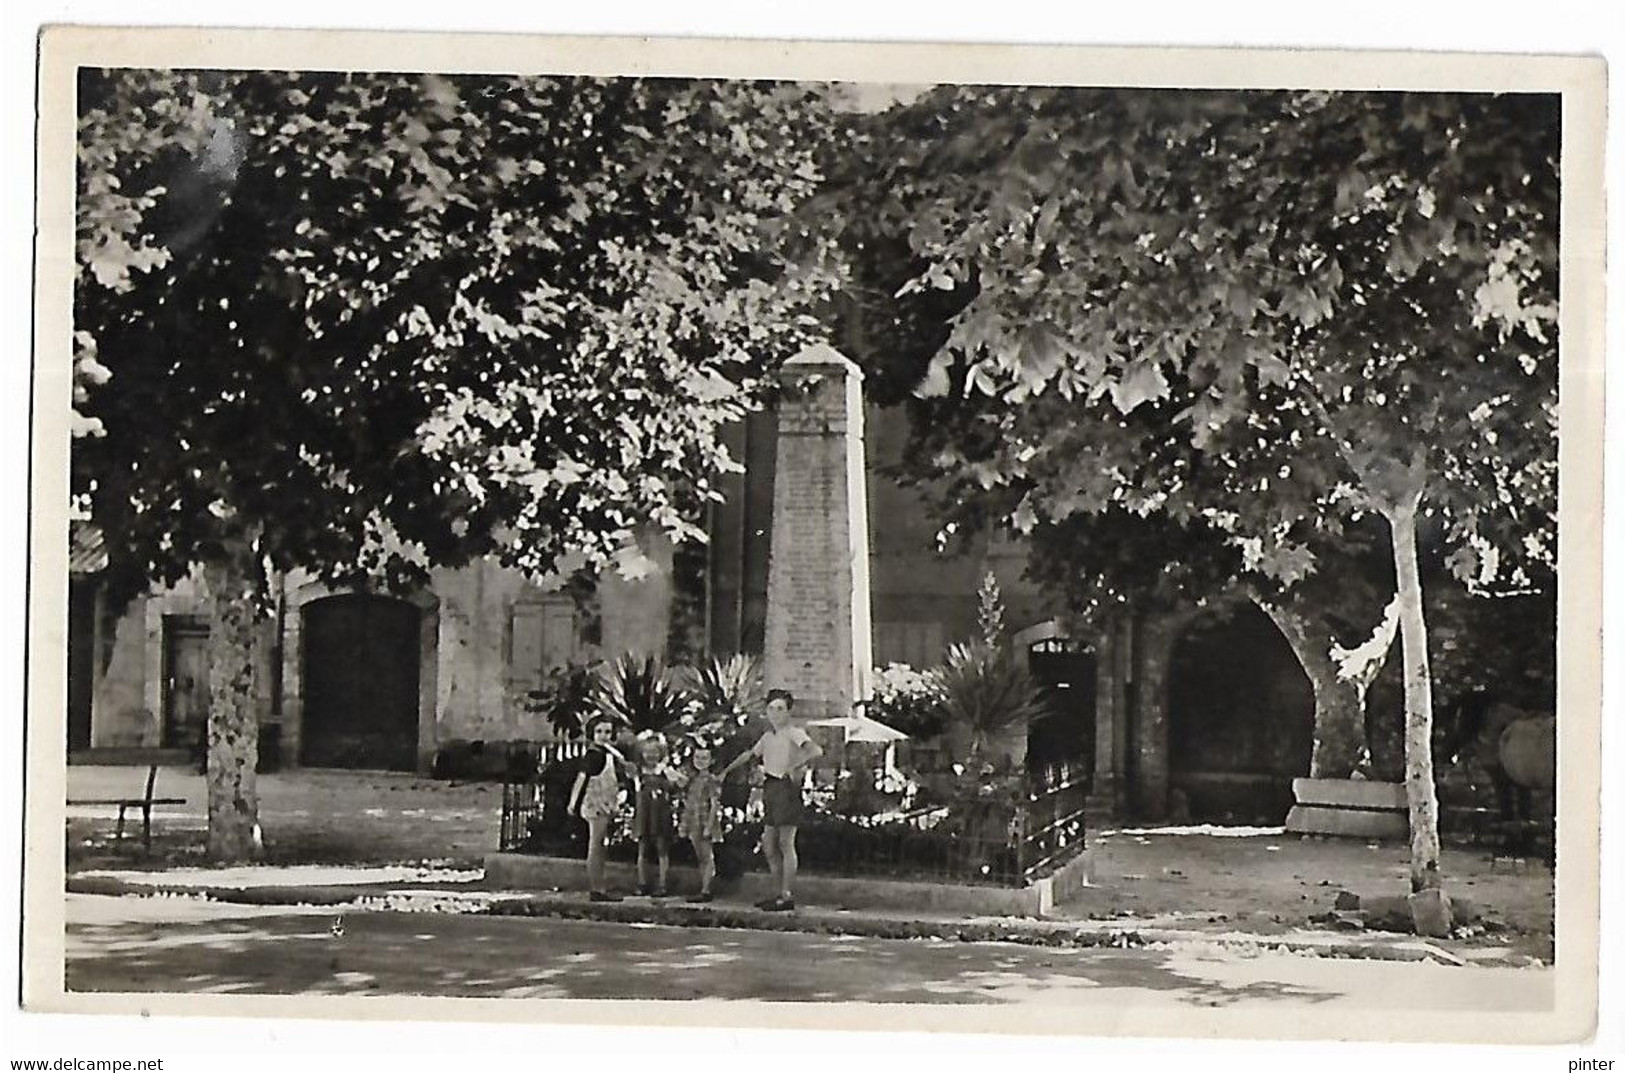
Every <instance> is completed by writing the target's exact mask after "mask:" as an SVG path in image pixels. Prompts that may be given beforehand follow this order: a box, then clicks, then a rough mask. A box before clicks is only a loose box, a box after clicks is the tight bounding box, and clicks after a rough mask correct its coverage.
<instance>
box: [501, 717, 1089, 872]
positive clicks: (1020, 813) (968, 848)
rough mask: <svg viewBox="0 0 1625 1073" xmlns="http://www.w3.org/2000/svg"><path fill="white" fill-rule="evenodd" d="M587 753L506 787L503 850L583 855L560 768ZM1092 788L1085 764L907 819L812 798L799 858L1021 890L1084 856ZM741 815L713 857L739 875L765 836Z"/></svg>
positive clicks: (554, 755)
mask: <svg viewBox="0 0 1625 1073" xmlns="http://www.w3.org/2000/svg"><path fill="white" fill-rule="evenodd" d="M583 749H584V747H583V746H581V745H580V744H579V743H565V744H563V745H562V747H559V746H553V747H549V750H550V751H549V752H548V753H547V754H546V756H545V760H544V762H543V763H542V764H540V765H539V768H538V770H539V771H540V772H541V774H540V776H539V777H538V778H531V779H526V780H522V781H510V782H508V783H507V784H505V785H504V786H503V790H502V829H501V846H502V849H503V850H504V851H509V852H528V853H551V854H564V855H570V856H578V855H579V851H580V839H581V832H580V831H579V830H578V828H580V826H581V825H580V823H579V822H578V821H575V820H573V819H570V818H568V817H566V816H564V814H563V809H564V807H565V801H566V798H567V795H568V792H569V785H568V781H567V780H566V779H565V778H564V777H563V776H564V774H565V772H566V770H567V766H566V765H560V764H559V763H558V761H560V760H568V759H571V758H572V757H573V756H579V755H580V753H581V751H583ZM549 772H552V773H553V774H552V775H551V777H550V776H549V774H548V773H549ZM1088 788H1089V780H1088V772H1087V771H1086V770H1085V769H1084V767H1083V765H1080V764H1057V765H1053V766H1051V767H1048V768H1045V769H1042V770H1039V771H1035V772H1030V773H1028V774H1026V775H1024V776H1017V777H1015V779H1014V782H1013V792H1011V791H1001V792H999V793H997V794H991V795H989V796H988V797H987V798H986V799H980V798H978V799H973V800H970V801H958V802H955V803H953V804H941V803H939V804H934V805H927V806H923V807H919V808H913V809H909V810H907V811H902V810H899V811H893V812H877V813H874V814H869V815H842V814H840V813H837V812H835V811H832V810H830V809H829V808H827V807H825V805H824V804H823V803H821V802H819V801H818V800H816V799H815V800H814V801H813V802H811V803H810V805H809V808H808V809H807V813H806V816H805V818H804V820H803V822H802V824H801V826H800V827H799V828H798V834H797V839H796V848H797V854H798V856H799V857H800V860H801V864H802V867H803V868H804V869H806V870H807V871H808V872H812V873H824V874H830V875H849V876H883V877H887V878H893V879H912V880H924V881H930V882H939V883H963V884H971V885H983V886H997V887H1023V886H1026V885H1028V884H1030V883H1032V882H1034V881H1036V880H1038V879H1042V878H1043V877H1045V876H1047V875H1050V874H1052V873H1053V872H1055V871H1056V870H1057V869H1059V868H1061V867H1062V866H1063V865H1065V864H1066V863H1067V862H1068V861H1071V860H1072V859H1074V858H1075V857H1077V856H1078V855H1079V854H1081V853H1082V852H1083V850H1084V848H1085V844H1086V843H1085V829H1084V802H1085V798H1086V797H1087V795H1088ZM744 815H745V816H746V817H748V818H744V819H738V818H736V819H735V820H734V822H732V823H731V824H730V829H729V831H728V834H727V836H726V839H725V842H724V849H723V853H722V854H721V855H719V861H722V860H731V861H733V862H736V864H737V868H739V869H743V868H744V867H746V865H747V863H748V861H749V859H750V858H752V857H754V856H756V855H757V853H758V843H759V841H760V838H761V824H760V821H759V818H757V817H759V813H756V812H755V811H754V810H747V811H746V813H745V814H744ZM613 841H614V840H613V839H612V842H613ZM674 850H675V852H676V856H677V857H678V859H679V860H682V859H685V858H686V857H687V853H688V848H687V847H686V846H683V845H678V846H676V847H674ZM610 852H611V856H613V857H620V856H629V855H630V853H631V846H630V845H624V846H623V845H613V844H612V846H611V850H610Z"/></svg>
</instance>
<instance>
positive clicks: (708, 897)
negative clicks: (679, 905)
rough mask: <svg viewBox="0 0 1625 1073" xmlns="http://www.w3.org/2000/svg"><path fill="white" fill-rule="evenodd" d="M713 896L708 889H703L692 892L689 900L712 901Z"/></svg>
mask: <svg viewBox="0 0 1625 1073" xmlns="http://www.w3.org/2000/svg"><path fill="white" fill-rule="evenodd" d="M713 898H714V896H713V895H712V894H711V892H710V891H708V890H702V891H700V892H699V893H698V894H690V895H689V896H688V900H689V901H691V902H709V901H712V900H713Z"/></svg>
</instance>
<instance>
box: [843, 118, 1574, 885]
mask: <svg viewBox="0 0 1625 1073" xmlns="http://www.w3.org/2000/svg"><path fill="white" fill-rule="evenodd" d="M860 144H861V145H862V147H863V149H864V153H865V158H864V164H863V165H862V166H861V168H860V169H858V170H859V171H860V172H861V171H867V172H868V173H869V174H870V175H871V176H872V178H871V179H870V180H868V181H867V182H861V181H860V182H855V183H853V184H852V186H851V187H850V188H849V189H850V190H851V191H856V194H855V196H853V204H854V205H858V206H861V209H862V213H863V214H864V215H865V216H866V217H867V218H868V219H869V220H870V221H871V224H870V226H873V227H875V228H877V229H880V230H884V231H886V232H888V233H891V234H895V235H900V236H903V237H904V238H906V240H907V242H908V247H909V251H910V254H911V256H912V259H913V262H914V263H915V264H916V265H917V268H918V270H917V271H916V272H915V273H914V274H913V276H912V278H911V279H910V280H909V281H908V282H906V283H905V284H904V285H903V287H902V288H900V289H901V290H902V291H904V292H908V291H911V290H918V291H930V290H937V291H942V292H945V293H951V294H956V295H959V296H961V297H963V302H962V304H961V306H960V308H959V309H958V310H957V312H955V313H954V314H953V316H952V318H951V321H950V323H949V329H948V331H947V332H946V333H945V336H944V338H943V339H942V342H941V344H940V346H938V347H937V349H936V350H935V352H934V353H933V354H932V356H931V357H930V358H929V360H928V361H927V362H926V363H925V365H924V368H923V370H921V377H920V382H919V386H918V387H917V388H916V393H917V394H918V395H920V396H922V397H924V398H925V399H927V400H930V399H935V400H939V401H940V402H944V403H946V402H947V401H950V400H953V401H956V402H957V403H958V404H960V405H963V406H964V407H965V408H966V409H967V410H969V411H975V412H977V413H979V416H978V417H977V418H975V420H979V421H982V422H984V423H985V424H986V425H987V427H988V430H989V431H988V436H989V438H991V439H993V440H994V441H995V446H994V449H993V450H992V451H991V452H990V453H989V456H988V457H981V458H978V457H972V456H971V455H969V454H967V453H966V452H963V451H960V452H957V453H956V450H955V447H954V445H953V444H947V445H945V446H944V448H943V449H941V450H939V451H937V452H935V453H930V452H925V451H922V452H919V453H918V457H920V458H922V459H924V460H925V463H926V464H927V465H929V466H933V467H936V468H937V469H938V470H939V471H940V472H941V473H945V474H951V473H959V474H961V475H965V476H968V477H970V478H971V479H972V480H973V481H974V482H975V483H977V484H981V485H983V486H984V487H985V488H988V489H991V488H995V487H997V488H1004V489H1008V490H1012V491H1015V492H1018V493H1019V494H1018V495H1015V496H1014V497H1012V502H1011V504H1010V512H1009V515H1008V516H1009V518H1010V520H1011V522H1012V524H1014V525H1015V526H1016V527H1017V528H1023V527H1030V526H1032V525H1034V524H1043V523H1052V522H1055V521H1057V520H1064V519H1066V518H1068V517H1070V516H1072V515H1075V514H1080V513H1081V514H1084V515H1088V514H1098V513H1100V512H1101V511H1103V510H1105V509H1106V508H1107V507H1109V506H1111V505H1113V504H1116V505H1121V506H1123V507H1125V508H1127V509H1129V510H1130V511H1131V512H1133V513H1138V514H1145V515H1150V514H1153V513H1155V514H1158V515H1162V516H1166V517H1169V518H1170V519H1173V520H1174V521H1176V522H1179V521H1181V520H1182V519H1183V518H1186V517H1188V516H1190V515H1192V514H1197V515H1199V516H1202V517H1204V518H1207V519H1208V520H1210V521H1214V522H1217V523H1219V524H1220V525H1221V526H1222V527H1223V528H1224V530H1225V531H1226V532H1227V533H1228V534H1229V536H1230V537H1231V538H1232V540H1233V542H1234V543H1235V544H1236V546H1237V547H1239V548H1240V549H1242V551H1243V552H1244V554H1245V555H1246V556H1247V557H1248V558H1249V560H1250V561H1251V562H1252V563H1253V564H1254V565H1259V566H1262V567H1264V568H1265V572H1266V573H1267V574H1269V575H1272V576H1274V577H1275V578H1277V579H1278V580H1280V581H1282V582H1286V581H1289V580H1290V579H1291V578H1292V576H1293V575H1294V574H1296V575H1298V576H1300V577H1307V576H1308V575H1309V573H1311V572H1312V571H1313V570H1314V569H1315V567H1316V564H1317V559H1316V539H1317V538H1318V537H1321V536H1325V537H1329V538H1330V539H1331V540H1332V541H1333V543H1334V545H1335V543H1336V542H1337V540H1338V539H1339V534H1340V532H1342V531H1343V530H1344V529H1345V528H1346V527H1347V526H1350V525H1358V524H1362V523H1366V522H1372V521H1374V522H1375V523H1377V525H1378V526H1379V527H1380V529H1381V531H1382V537H1383V540H1382V543H1383V544H1384V545H1386V554H1387V557H1388V558H1389V559H1390V561H1391V563H1392V576H1393V578H1394V580H1395V585H1396V589H1397V593H1396V595H1397V599H1398V608H1397V610H1398V630H1399V633H1400V637H1401V642H1402V653H1403V670H1404V695H1405V707H1406V787H1407V797H1408V800H1409V805H1410V813H1411V817H1410V818H1411V824H1410V826H1411V832H1412V834H1411V837H1412V861H1411V883H1412V886H1413V888H1414V889H1417V890H1421V889H1424V888H1430V887H1436V886H1438V885H1439V884H1440V876H1439V872H1438V837H1437V801H1436V797H1435V791H1434V780H1433V772H1432V760H1431V751H1430V749H1429V740H1430V737H1431V728H1432V688H1431V676H1430V672H1429V662H1428V650H1427V627H1426V621H1425V616H1424V613H1423V600H1422V591H1421V577H1422V570H1421V564H1420V562H1419V537H1418V534H1419V529H1420V527H1422V526H1435V527H1437V529H1438V531H1439V532H1440V534H1441V539H1442V540H1443V542H1444V544H1445V545H1446V546H1447V547H1448V549H1449V551H1448V554H1449V565H1450V567H1451V568H1452V569H1453V570H1454V571H1455V572H1456V573H1457V575H1458V576H1460V577H1461V578H1463V579H1464V580H1467V581H1469V582H1470V583H1471V584H1472V585H1474V586H1475V587H1477V588H1479V589H1480V590H1484V591H1497V590H1500V589H1503V588H1519V587H1523V586H1526V585H1527V584H1529V583H1530V581H1531V578H1532V576H1533V574H1534V573H1535V572H1537V571H1540V570H1543V569H1546V568H1549V566H1550V564H1551V562H1552V560H1553V558H1554V555H1555V535H1556V534H1555V476H1556V450H1555V430H1556V365H1557V347H1556V334H1555V332H1556V329H1555V323H1556V293H1557V273H1556V264H1557V257H1556V243H1557V209H1558V197H1559V193H1558V184H1557V174H1556V167H1557V156H1558V145H1559V115H1558V103H1557V100H1556V98H1555V97H1551V96H1541V95H1520V94H1507V95H1492V94H1440V93H1405V94H1400V93H1332V92H1257V93H1240V92H1224V93H1209V92H1193V91H1169V90H1090V89H1029V88H989V87H943V88H939V89H937V90H935V91H933V92H931V93H928V94H926V95H924V96H922V97H920V98H919V99H917V100H915V101H914V102H912V103H911V104H909V105H907V106H904V107H900V108H897V109H894V110H892V111H891V112H888V113H886V114H885V115H884V116H883V117H882V118H881V121H879V122H877V123H875V124H873V125H871V126H870V127H868V128H867V129H866V130H865V132H864V133H863V135H862V137H861V139H860ZM1147 408H1150V409H1147ZM1142 410H1144V411H1145V412H1146V413H1148V414H1151V415H1155V416H1156V418H1157V420H1156V421H1155V422H1154V427H1155V432H1154V433H1153V435H1152V436H1151V437H1150V439H1147V437H1146V436H1144V435H1142V434H1138V432H1143V430H1137V429H1136V428H1135V426H1134V423H1133V421H1132V420H1131V419H1132V418H1133V417H1134V416H1135V415H1136V414H1139V413H1140V412H1141V411H1142ZM1113 412H1115V414H1116V416H1117V420H1115V421H1114V420H1112V419H1111V417H1112V413H1113ZM1103 417H1104V419H1102V418H1103ZM1159 437H1160V438H1166V439H1169V440H1177V441H1179V445H1178V447H1177V448H1171V453H1172V454H1173V455H1174V456H1175V457H1176V458H1181V457H1188V458H1191V459H1195V458H1200V459H1201V460H1202V463H1201V464H1202V466H1203V467H1204V472H1205V476H1204V478H1203V479H1202V480H1200V481H1196V480H1190V481H1186V480H1184V479H1181V478H1179V477H1178V475H1177V471H1175V470H1172V469H1167V468H1165V469H1164V471H1163V472H1162V473H1160V474H1159V473H1157V472H1155V471H1154V470H1152V469H1148V467H1147V465H1146V464H1144V459H1143V455H1144V451H1145V449H1146V447H1147V446H1148V444H1151V443H1154V442H1155V441H1156V440H1157V439H1158V438H1159ZM1148 477H1150V478H1153V479H1152V480H1150V481H1148ZM1215 492H1217V493H1218V494H1212V493H1215Z"/></svg>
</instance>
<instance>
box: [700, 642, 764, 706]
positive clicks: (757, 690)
mask: <svg viewBox="0 0 1625 1073" xmlns="http://www.w3.org/2000/svg"><path fill="white" fill-rule="evenodd" d="M685 685H687V687H688V691H689V694H690V695H691V696H692V697H693V698H694V699H695V700H696V701H697V702H698V703H699V705H700V709H701V711H702V712H703V713H704V714H705V715H706V716H710V717H716V716H724V717H729V718H733V719H735V720H739V721H743V720H744V719H745V718H746V717H748V716H749V715H750V714H751V713H753V712H757V711H760V710H761V709H762V708H763V706H764V705H766V703H767V689H766V687H765V686H764V685H763V684H762V661H761V660H759V659H757V658H756V657H755V656H746V655H737V656H730V657H728V658H727V659H716V658H713V659H711V660H709V661H707V662H706V663H704V664H702V665H701V666H699V667H695V668H692V669H691V670H690V671H689V672H688V681H687V682H686V683H685Z"/></svg>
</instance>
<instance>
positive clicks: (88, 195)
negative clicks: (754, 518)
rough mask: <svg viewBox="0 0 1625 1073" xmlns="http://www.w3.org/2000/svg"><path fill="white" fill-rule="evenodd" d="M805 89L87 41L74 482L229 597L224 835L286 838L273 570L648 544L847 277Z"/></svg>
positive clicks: (214, 730)
mask: <svg viewBox="0 0 1625 1073" xmlns="http://www.w3.org/2000/svg"><path fill="white" fill-rule="evenodd" d="M819 101H820V99H819V95H818V94H817V92H816V91H814V90H811V89H805V88H801V87H797V86H792V85H783V84H762V83H745V82H728V83H723V82H703V81H679V80H657V79H618V80H602V79H592V78H544V77H523V78H520V77H513V78H507V77H462V76H458V77H437V76H418V75H409V74H353V73H291V72H288V73H282V72H236V71H152V70H111V71H103V70H88V71H85V72H84V73H83V75H82V77H81V80H80V84H79V123H78V142H77V150H78V200H77V212H76V266H77V276H76V281H75V288H74V335H73V355H74V357H73V361H74V389H75V397H74V421H73V426H74V441H73V449H72V453H71V457H72V489H73V495H74V507H75V509H76V510H77V511H78V513H79V515H80V516H81V517H82V518H84V519H86V520H88V521H89V522H90V523H93V524H94V525H96V526H98V527H99V528H100V529H101V530H102V531H103V532H104V533H105V534H106V537H107V546H108V548H109V553H110V560H111V561H110V564H109V568H108V571H107V580H108V584H109V587H110V590H111V591H113V592H114V593H115V594H116V595H117V596H118V597H119V598H123V599H128V598H130V597H133V596H134V595H137V594H139V593H140V592H142V591H144V590H146V589H147V588H148V587H149V586H152V585H165V584H172V583H175V582H177V581H179V580H180V579H181V578H183V577H186V576H188V575H196V576H200V577H201V579H202V580H203V582H204V583H205V588H206V591H207V593H208V595H209V598H210V600H211V608H212V610H211V634H210V667H211V671H210V685H211V706H210V713H209V722H208V733H207V739H208V771H209V852H210V855H211V857H213V858H215V859H232V858H243V857H247V856H252V855H253V854H254V853H256V852H257V848H258V845H259V836H258V805H257V794H256V790H255V784H254V766H255V757H256V749H257V743H256V742H257V731H256V722H255V715H254V705H253V696H254V689H255V683H254V671H253V660H252V658H251V652H252V646H253V639H254V636H255V634H256V632H257V631H259V630H260V629H261V628H262V624H263V623H264V621H265V620H266V617H267V614H268V611H269V608H270V607H271V603H272V593H273V589H274V579H275V578H276V577H277V576H279V575H282V574H285V573H286V572H288V571H291V570H295V569H298V570H303V571H306V572H308V573H309V574H312V575H314V576H316V577H318V578H321V579H323V580H325V581H327V582H328V583H330V584H333V585H335V586H357V587H363V588H367V587H371V588H378V589H382V590H386V591H396V592H402V591H405V590H408V589H410V588H411V587H412V586H415V585H421V584H423V583H424V582H425V581H426V580H427V578H428V577H429V573H430V571H431V570H433V569H435V568H437V567H444V566H456V565H459V564H463V563H467V562H469V561H470V560H471V559H473V558H475V557H477V556H488V557H492V558H494V559H496V560H498V561H500V562H502V563H505V564H507V565H510V566H514V567H517V568H520V569H523V570H525V571H526V572H527V573H529V574H531V575H533V576H537V577H544V576H549V575H556V574H561V573H568V572H570V571H574V570H579V569H604V568H608V567H611V566H613V567H616V568H619V569H622V570H623V571H626V572H630V573H634V574H635V573H636V572H637V571H638V570H639V569H640V568H641V567H642V563H641V562H640V560H639V557H638V555H637V552H636V550H635V549H636V540H637V537H638V535H639V534H640V533H642V532H644V531H646V530H648V529H651V528H652V529H654V530H658V531H662V532H664V533H665V534H667V535H668V536H670V537H671V538H673V539H675V540H679V541H681V540H692V539H698V538H701V537H702V536H703V534H702V533H701V532H700V531H699V530H698V529H697V527H696V524H695V519H696V518H697V517H699V516H700V514H701V507H702V506H703V504H704V503H705V502H706V501H707V500H709V499H712V498H715V496H716V494H717V493H716V488H717V482H718V479H719V478H720V477H721V476H722V475H723V474H725V473H727V472H730V471H733V470H735V469H736V468H737V464H736V463H735V461H734V460H733V459H731V458H730V457H729V456H728V454H727V451H726V449H725V448H724V447H723V446H722V443H721V438H720V436H718V435H717V430H718V428H719V427H720V426H721V425H723V424H724V423H726V422H729V421H732V420H737V419H738V418H739V417H740V416H742V415H743V414H744V413H745V412H747V411H748V410H750V409H752V408H754V407H756V406H758V405H760V404H761V399H762V396H763V392H764V384H765V383H766V378H767V374H768V373H769V372H770V371H771V369H772V368H773V366H774V364H775V363H776V362H777V361H778V360H779V359H781V358H782V357H784V356H786V355H787V354H788V353H790V352H791V351H792V350H793V349H794V348H795V347H797V346H799V345H801V344H802V343H803V342H804V341H805V339H806V338H807V337H808V332H809V330H810V329H811V327H812V326H813V324H814V322H813V320H812V318H811V310H812V309H813V307H814V305H815V304H816V302H817V301H818V300H820V297H821V295H822V294H823V293H824V291H825V290H826V289H827V282H828V275H827V273H826V272H825V270H824V268H823V266H822V262H821V260H820V257H819V256H818V250H817V249H816V247H815V246H802V245H801V244H799V243H798V241H797V240H796V236H795V235H794V234H781V235H777V236H775V235H773V234H771V233H769V224H770V221H772V220H774V219H775V218H778V217H781V216H783V215H784V214H785V213H786V212H787V211H788V210H789V209H791V208H793V207H794V206H795V205H796V204H797V203H798V202H799V201H800V200H801V199H802V198H803V197H805V196H806V195H807V194H808V193H810V192H811V191H812V189H813V188H814V186H815V184H816V183H817V182H818V180H819V174H818V171H817V169H816V165H815V162H814V161H813V159H812V148H811V147H813V146H815V145H817V144H818V143H819V140H820V137H819V130H820V128H821V125H822V124H823V123H824V122H826V117H827V111H826V110H825V109H823V108H822V107H820V106H818V105H819Z"/></svg>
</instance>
